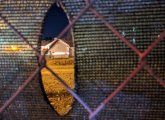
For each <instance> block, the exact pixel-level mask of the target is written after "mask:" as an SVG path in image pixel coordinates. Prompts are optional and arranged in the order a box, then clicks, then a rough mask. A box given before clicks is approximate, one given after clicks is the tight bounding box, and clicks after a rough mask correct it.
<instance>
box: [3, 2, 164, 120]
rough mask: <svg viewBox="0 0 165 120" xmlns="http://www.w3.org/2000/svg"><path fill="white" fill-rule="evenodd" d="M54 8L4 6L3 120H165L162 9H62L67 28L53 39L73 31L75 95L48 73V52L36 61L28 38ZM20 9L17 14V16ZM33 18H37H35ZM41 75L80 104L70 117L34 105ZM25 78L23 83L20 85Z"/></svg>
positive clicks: (130, 5) (117, 5)
mask: <svg viewBox="0 0 165 120" xmlns="http://www.w3.org/2000/svg"><path fill="white" fill-rule="evenodd" d="M58 2H59V1H58ZM52 3H54V1H49V2H48V1H37V0H36V1H33V0H31V1H24V2H23V1H21V0H15V1H10V0H7V1H1V6H0V10H1V11H2V12H1V16H0V20H1V21H2V23H3V28H2V27H1V29H0V30H1V36H2V37H1V39H0V42H1V43H2V44H1V58H0V59H1V65H0V66H1V68H2V69H1V82H0V83H1V88H0V91H1V93H0V95H1V97H0V105H1V108H0V115H1V118H2V119H39V118H40V119H55V118H57V119H58V118H59V119H88V118H89V119H91V120H92V119H96V117H98V119H102V120H103V119H105V120H106V119H107V120H109V119H162V120H163V119H165V115H164V113H165V102H164V101H165V94H164V92H165V90H164V88H165V81H164V80H163V79H164V77H165V73H164V72H165V69H164V68H165V42H164V38H165V15H164V11H165V2H164V1H156V0H155V1H149V0H148V1H134V0H126V1H110V0H104V1H101V0H85V1H83V0H78V1H74V0H71V1H67V0H63V1H62V4H63V5H64V6H63V7H64V8H65V9H66V11H67V13H68V15H69V16H70V19H71V20H70V24H69V25H68V26H67V27H66V28H65V29H64V30H63V31H62V32H61V34H60V35H59V36H58V37H57V38H61V37H62V36H63V35H64V34H65V33H66V32H67V31H69V30H70V29H71V28H72V29H73V31H74V47H75V82H76V83H77V85H76V86H77V87H76V89H77V91H76V90H72V89H71V88H70V87H69V86H68V85H67V84H66V83H65V82H64V81H63V80H62V79H61V78H60V77H59V76H58V75H57V74H56V73H55V72H54V71H53V70H52V69H50V68H49V67H48V66H47V65H46V60H45V54H46V53H47V52H48V50H47V51H46V52H45V54H44V55H40V50H39V49H38V47H37V43H38V42H36V38H34V37H33V36H38V35H37V34H36V33H37V32H34V33H35V34H33V31H38V30H39V31H40V29H38V28H37V27H36V28H37V29H38V30H36V28H33V27H32V26H38V24H36V21H37V20H40V22H41V21H42V19H41V18H43V15H44V12H45V11H46V10H47V9H48V8H49V7H50V5H51V4H52ZM18 4H20V6H19V5H18ZM17 5H18V6H19V7H20V8H15V7H18V6H17ZM35 5H36V6H35ZM26 7H27V9H26ZM34 8H35V9H34ZM43 8H44V9H43ZM12 10H13V11H12ZM21 10H22V11H23V12H21ZM26 10H29V12H30V14H31V15H29V14H27V13H26V12H25V11H26ZM35 10H36V11H35ZM42 10H45V11H44V12H43V11H42ZM14 11H16V12H14ZM19 12H20V13H19ZM35 12H36V13H35ZM33 13H34V15H33ZM25 14H26V15H25ZM37 14H42V15H41V16H39V15H38V16H35V15H37ZM21 15H22V16H21ZM25 16H29V18H28V17H27V18H26V17H25ZM16 17H17V18H16ZM24 17H25V18H26V20H25V18H24ZM37 17H38V18H37ZM17 20H18V21H17ZM19 20H20V21H19ZM27 21H28V22H27ZM29 21H30V22H29ZM57 24H58V23H57ZM22 26H24V27H22ZM28 26H29V27H28ZM26 27H27V29H25V28H26ZM24 30H25V31H24ZM26 30H27V31H28V32H27V31H26ZM11 38H12V39H11ZM9 39H11V40H9ZM5 40H7V41H8V42H6V41H5ZM20 40H22V41H23V43H22V41H20ZM34 41H35V42H34ZM55 42H57V41H55ZM55 42H54V43H53V44H52V45H51V46H50V48H52V47H53V46H54V45H55ZM25 43H26V44H25ZM9 45H10V46H11V45H20V46H21V47H23V48H24V49H26V50H25V51H23V52H22V53H12V52H11V50H10V49H9V47H8V46H9ZM10 52H11V53H10ZM34 52H35V53H34ZM35 56H37V58H38V62H37V58H36V57H35ZM27 58H28V59H27ZM22 60H23V62H21V61H22ZM37 63H38V64H37ZM18 66H19V67H18ZM43 68H46V69H47V70H48V71H49V72H51V73H52V74H53V75H54V77H55V78H56V79H57V80H58V81H59V82H61V84H63V86H64V87H65V88H66V90H67V91H68V92H69V93H70V94H71V95H72V96H73V97H74V98H75V99H76V101H78V102H76V103H75V104H76V105H73V110H72V111H71V112H70V113H69V115H68V116H67V115H66V116H67V117H66V116H64V117H60V116H58V115H53V112H52V111H51V110H48V109H49V108H48V107H45V106H46V103H45V105H42V104H43V103H44V102H40V99H43V98H42V97H36V96H42V95H41V93H42V92H38V91H40V89H39V88H38V87H39V84H38V82H36V79H35V78H36V77H37V76H38V75H39V73H40V71H41V70H42V69H43ZM34 69H35V70H34ZM27 73H28V74H27ZM23 78H26V80H24V81H22V80H23ZM38 78H39V77H37V79H38ZM18 79H19V80H18ZM30 82H32V83H30ZM35 87H36V88H35ZM13 91H14V92H13ZM36 91H37V93H35V92H36ZM19 96H20V97H19ZM17 97H18V99H17ZM33 97H34V99H33ZM33 101H34V102H33ZM41 101H42V100H41ZM77 104H78V105H77ZM43 106H44V107H43ZM82 106H83V107H82ZM34 108H37V109H38V111H34ZM37 109H35V110H37ZM39 111H40V112H39ZM41 111H42V112H41ZM15 114H17V115H15ZM9 116H10V117H9ZM32 116H33V117H32ZM39 116H40V117H39ZM55 116H56V117H55ZM87 116H88V117H87Z"/></svg>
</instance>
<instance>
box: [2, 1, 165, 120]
mask: <svg viewBox="0 0 165 120" xmlns="http://www.w3.org/2000/svg"><path fill="white" fill-rule="evenodd" d="M85 2H86V6H85V7H84V8H83V9H82V10H81V11H80V12H79V14H78V15H77V17H76V18H75V19H74V20H73V21H71V22H70V24H69V25H68V26H67V27H66V28H65V29H64V30H63V31H62V32H61V33H60V34H59V35H58V37H57V38H61V37H62V36H63V35H64V34H65V33H66V32H67V31H68V30H69V29H70V28H72V27H73V26H74V24H75V23H76V22H77V21H78V20H79V18H80V17H81V16H82V15H83V14H84V13H86V12H87V11H88V10H90V11H91V12H92V13H93V14H94V15H95V16H96V17H97V18H98V19H99V20H101V21H102V22H103V24H105V26H107V28H108V29H109V30H111V31H112V32H113V33H114V34H115V35H116V36H117V37H118V38H119V40H121V41H122V42H124V43H125V44H126V45H127V46H128V47H129V48H130V49H132V51H134V52H135V53H136V55H138V57H139V64H138V65H137V67H136V68H135V69H134V70H133V71H132V72H131V73H130V74H129V75H128V77H127V78H126V79H125V80H124V81H123V83H121V84H120V85H119V86H118V87H117V88H116V89H115V90H114V92H112V93H111V94H110V95H109V96H108V97H107V98H106V99H105V100H104V101H103V102H102V103H101V104H100V105H99V106H98V107H97V108H96V109H95V110H94V111H92V109H91V108H90V106H88V105H87V103H85V102H84V101H83V100H82V99H81V97H80V96H78V95H77V94H76V93H75V92H74V91H73V90H72V89H71V88H70V87H69V86H68V85H67V84H66V83H65V82H64V80H63V79H61V78H60V77H59V76H58V75H57V74H56V73H55V72H54V71H53V70H52V69H50V68H49V67H48V66H46V61H45V54H46V53H47V52H48V50H46V51H45V52H44V55H40V53H39V51H38V49H36V48H34V47H33V45H32V44H30V43H29V41H28V40H27V39H26V38H25V37H24V36H23V35H22V34H21V33H20V32H19V31H18V30H17V29H16V28H15V27H14V26H12V25H11V24H10V23H9V22H8V20H7V19H6V18H5V17H3V16H2V15H1V14H0V18H1V19H2V20H3V21H4V22H5V23H6V24H7V25H8V26H9V27H10V29H12V30H13V31H14V33H15V34H16V35H17V36H19V37H20V39H21V40H23V41H24V42H25V43H26V44H27V45H29V46H30V47H31V48H32V50H33V51H35V52H36V54H37V56H38V57H39V63H40V65H41V66H39V67H37V68H36V69H35V71H34V72H33V73H32V74H31V75H30V76H29V77H28V78H27V79H26V80H25V81H24V82H23V83H22V85H20V86H19V88H17V90H16V91H15V93H14V94H13V95H12V96H11V97H10V98H9V99H8V100H7V101H6V102H5V103H4V105H3V106H1V107H0V113H2V112H3V111H4V110H5V109H6V108H7V107H8V106H9V105H10V104H11V103H12V102H13V101H14V100H15V98H16V97H17V96H18V95H19V94H20V93H21V92H22V91H23V90H24V89H25V88H26V86H27V85H28V84H29V83H30V82H31V81H32V80H33V79H34V78H35V77H36V75H37V74H38V73H39V72H40V71H41V70H42V68H46V69H47V70H48V71H50V72H51V73H52V74H53V75H54V77H56V78H57V80H58V81H59V82H61V84H63V86H64V87H65V88H66V90H67V91H68V92H69V93H70V94H72V96H73V97H74V98H75V99H76V100H77V101H78V102H79V103H80V104H81V105H82V106H83V107H84V108H85V109H86V110H87V111H88V113H89V119H90V120H94V119H95V117H96V115H97V114H98V113H99V112H101V111H102V109H103V108H104V107H105V106H106V104H107V103H109V102H110V100H111V99H112V98H113V97H114V96H116V95H117V94H118V93H119V92H120V91H121V90H122V89H123V88H124V87H125V86H126V85H127V84H128V82H129V81H130V80H132V79H133V78H134V77H135V76H136V75H137V74H138V72H139V71H141V69H143V68H144V69H145V70H146V71H147V72H148V73H149V74H150V75H151V76H152V77H153V78H155V79H156V80H157V82H158V83H159V84H160V85H162V86H163V87H164V88H165V82H164V81H163V79H162V78H161V77H160V76H158V75H156V74H155V72H154V71H153V70H152V69H151V67H150V66H149V65H148V64H147V61H146V59H145V58H146V57H147V56H148V54H149V53H150V52H151V51H152V50H153V49H154V48H155V47H156V46H157V45H158V44H159V43H160V41H162V40H164V38H165V30H164V31H163V32H162V33H160V35H158V38H156V39H155V40H153V42H152V43H151V45H149V46H148V48H147V49H146V50H145V51H143V52H141V51H140V50H139V49H137V48H136V47H135V46H134V45H133V44H131V43H130V42H129V40H127V39H126V38H125V37H124V36H123V35H121V34H120V32H119V31H118V30H117V29H116V28H114V27H113V25H112V24H111V23H109V22H108V21H107V20H106V19H105V17H104V16H103V15H102V14H100V13H99V12H98V11H97V10H96V9H95V8H93V6H92V5H93V3H94V0H93V1H91V0H85ZM55 43H56V41H55V42H54V43H53V44H51V46H50V48H52V47H53V46H54V45H55Z"/></svg>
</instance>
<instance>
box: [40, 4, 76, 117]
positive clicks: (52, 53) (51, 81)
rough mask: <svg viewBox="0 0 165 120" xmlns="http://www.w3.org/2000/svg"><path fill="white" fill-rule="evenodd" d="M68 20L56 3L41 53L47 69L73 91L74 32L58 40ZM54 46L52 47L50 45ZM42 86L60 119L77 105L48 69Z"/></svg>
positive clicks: (45, 71) (59, 5)
mask: <svg viewBox="0 0 165 120" xmlns="http://www.w3.org/2000/svg"><path fill="white" fill-rule="evenodd" d="M68 24H69V19H68V17H67V15H66V12H65V11H64V9H63V7H61V4H54V5H53V6H52V7H51V8H50V10H49V11H48V13H47V15H46V17H45V20H44V23H43V31H42V41H41V54H43V53H44V52H45V50H47V49H48V50H49V51H48V53H47V54H46V56H45V57H46V61H47V66H48V67H50V68H51V69H52V70H53V71H54V72H55V73H56V74H58V76H59V77H61V78H62V79H63V80H64V81H65V82H66V83H67V84H68V86H69V87H71V88H72V89H74V85H75V84H74V47H73V41H72V37H73V36H72V32H71V31H69V32H67V33H66V34H65V35H64V37H63V38H60V39H58V38H55V37H56V36H57V35H58V34H59V33H60V32H61V31H62V30H63V29H64V28H65V27H66V26H67V25H68ZM53 42H55V45H54V46H53V47H52V48H50V45H51V44H52V43H53ZM41 75H42V85H43V88H44V92H45V94H46V96H47V100H48V101H49V103H50V105H51V106H52V107H53V108H54V110H55V111H56V112H57V113H58V114H59V115H61V116H64V115H66V114H67V113H68V112H69V111H70V110H71V109H72V104H73V102H74V99H73V97H72V96H71V95H70V94H69V92H68V91H67V90H66V89H65V88H64V87H63V85H62V84H61V83H60V82H58V80H57V79H56V78H55V77H54V76H53V75H52V74H51V73H50V72H49V71H48V70H46V69H45V68H44V69H43V70H42V71H41Z"/></svg>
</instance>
